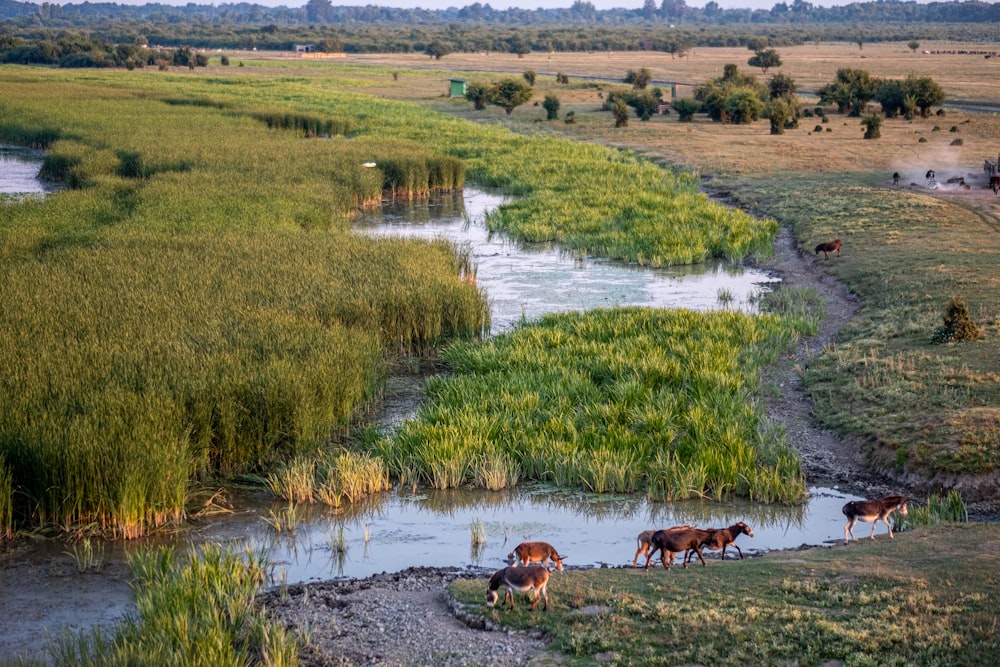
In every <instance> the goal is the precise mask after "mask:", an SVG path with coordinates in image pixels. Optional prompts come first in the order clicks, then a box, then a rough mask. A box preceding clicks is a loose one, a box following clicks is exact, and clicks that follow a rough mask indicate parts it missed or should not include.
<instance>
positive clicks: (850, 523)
mask: <svg viewBox="0 0 1000 667" xmlns="http://www.w3.org/2000/svg"><path fill="white" fill-rule="evenodd" d="M857 522H858V520H857V518H855V517H852V518H850V519H848V520H847V525H846V526H844V544H850V543H851V540H850V538H851V537H853V538H854V541H855V542H857V541H858V538H857V536H856V535H855V534H854V524H855V523H857Z"/></svg>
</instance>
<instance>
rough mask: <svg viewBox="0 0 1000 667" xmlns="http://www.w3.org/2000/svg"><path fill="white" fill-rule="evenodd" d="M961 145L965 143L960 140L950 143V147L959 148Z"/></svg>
mask: <svg viewBox="0 0 1000 667" xmlns="http://www.w3.org/2000/svg"><path fill="white" fill-rule="evenodd" d="M963 143H965V142H963V141H962V140H961V139H955V140H954V141H952V142H951V145H952V146H961V145H962V144H963Z"/></svg>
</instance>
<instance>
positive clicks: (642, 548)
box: [632, 524, 694, 567]
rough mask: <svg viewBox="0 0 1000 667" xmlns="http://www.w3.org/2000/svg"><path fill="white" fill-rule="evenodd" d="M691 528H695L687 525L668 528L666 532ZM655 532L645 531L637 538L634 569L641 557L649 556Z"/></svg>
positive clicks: (633, 560) (654, 530)
mask: <svg viewBox="0 0 1000 667" xmlns="http://www.w3.org/2000/svg"><path fill="white" fill-rule="evenodd" d="M689 528H694V526H688V525H686V524H685V525H683V526H674V527H673V528H667V529H666V530H686V529H689ZM655 532H656V529H652V530H644V531H642V532H641V533H639V535H638V536H637V537H636V538H635V541H636V547H637V548H636V550H635V558H633V559H632V567H635V565H636V563H637V562H639V556H648V555H649V550H650V548H652V546H653V533H655Z"/></svg>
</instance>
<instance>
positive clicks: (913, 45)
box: [906, 39, 920, 53]
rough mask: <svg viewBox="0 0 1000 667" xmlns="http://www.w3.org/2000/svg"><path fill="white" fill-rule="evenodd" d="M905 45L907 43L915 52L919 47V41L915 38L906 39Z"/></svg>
mask: <svg viewBox="0 0 1000 667" xmlns="http://www.w3.org/2000/svg"><path fill="white" fill-rule="evenodd" d="M906 45H907V46H908V47H910V51H913V52H914V53H916V52H917V49H919V48H920V42H918V41H917V40H915V39H911V40H910V41H908V42H907V43H906Z"/></svg>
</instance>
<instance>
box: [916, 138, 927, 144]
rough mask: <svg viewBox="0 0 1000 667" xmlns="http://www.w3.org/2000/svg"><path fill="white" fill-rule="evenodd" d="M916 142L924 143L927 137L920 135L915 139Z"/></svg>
mask: <svg viewBox="0 0 1000 667" xmlns="http://www.w3.org/2000/svg"><path fill="white" fill-rule="evenodd" d="M917 143H921V144H926V143H927V137H920V138H919V139H917Z"/></svg>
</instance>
